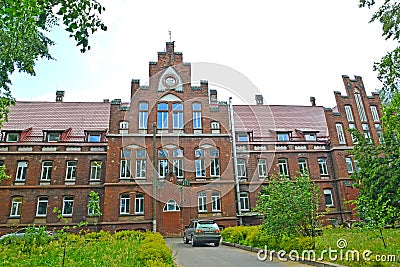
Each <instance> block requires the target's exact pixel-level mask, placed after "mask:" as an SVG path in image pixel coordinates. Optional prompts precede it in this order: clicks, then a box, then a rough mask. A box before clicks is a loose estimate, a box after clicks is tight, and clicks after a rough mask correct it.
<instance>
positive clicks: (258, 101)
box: [256, 95, 264, 105]
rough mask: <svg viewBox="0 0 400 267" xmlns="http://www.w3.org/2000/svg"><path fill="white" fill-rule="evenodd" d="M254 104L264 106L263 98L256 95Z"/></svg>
mask: <svg viewBox="0 0 400 267" xmlns="http://www.w3.org/2000/svg"><path fill="white" fill-rule="evenodd" d="M256 104H257V105H264V97H263V96H262V95H256Z"/></svg>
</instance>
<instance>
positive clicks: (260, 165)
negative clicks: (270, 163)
mask: <svg viewBox="0 0 400 267" xmlns="http://www.w3.org/2000/svg"><path fill="white" fill-rule="evenodd" d="M257 169H258V177H263V178H265V177H267V176H268V171H267V160H266V159H258V160H257Z"/></svg>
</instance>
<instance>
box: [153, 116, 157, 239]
mask: <svg viewBox="0 0 400 267" xmlns="http://www.w3.org/2000/svg"><path fill="white" fill-rule="evenodd" d="M156 133H157V125H156V123H155V122H154V123H153V232H157V199H156V194H157V188H156V186H157V171H156V170H157V169H156V168H157V154H156V153H157V148H156V145H157V142H156V141H157V139H156Z"/></svg>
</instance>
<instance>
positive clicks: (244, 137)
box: [237, 133, 249, 142]
mask: <svg viewBox="0 0 400 267" xmlns="http://www.w3.org/2000/svg"><path fill="white" fill-rule="evenodd" d="M237 140H238V142H248V141H249V135H248V133H238V135H237Z"/></svg>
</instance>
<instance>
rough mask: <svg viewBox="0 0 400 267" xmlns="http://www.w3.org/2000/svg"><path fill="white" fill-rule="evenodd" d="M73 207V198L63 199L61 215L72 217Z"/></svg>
mask: <svg viewBox="0 0 400 267" xmlns="http://www.w3.org/2000/svg"><path fill="white" fill-rule="evenodd" d="M73 206H74V197H69V196H68V197H64V202H63V209H62V215H63V216H72V212H73Z"/></svg>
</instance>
